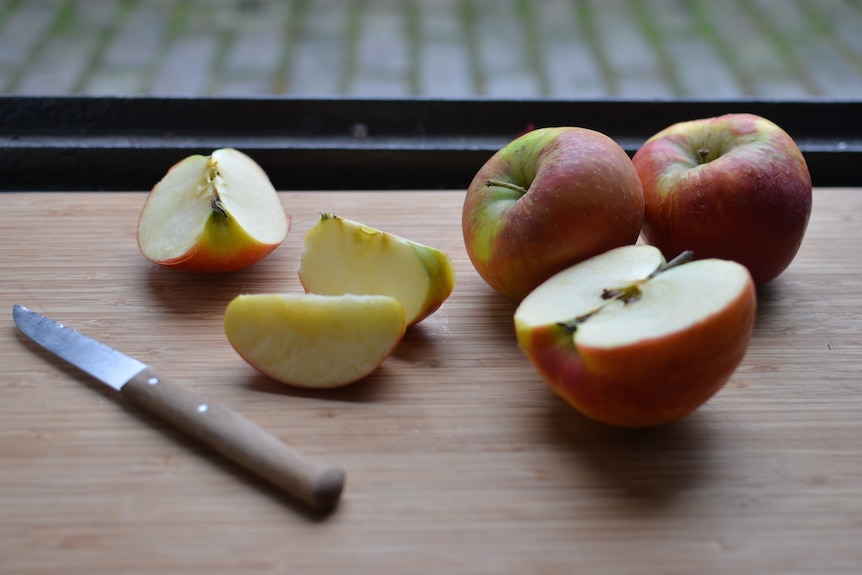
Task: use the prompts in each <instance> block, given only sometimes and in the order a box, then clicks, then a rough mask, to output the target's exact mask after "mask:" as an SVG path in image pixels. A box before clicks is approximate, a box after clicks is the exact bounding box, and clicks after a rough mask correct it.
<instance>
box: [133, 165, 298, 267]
mask: <svg viewBox="0 0 862 575" xmlns="http://www.w3.org/2000/svg"><path fill="white" fill-rule="evenodd" d="M289 229H290V218H289V217H288V215H287V214H286V213H285V211H284V207H283V206H282V204H281V200H280V199H279V197H278V194H277V192H276V190H275V188H274V187H273V185H272V183H271V182H270V180H269V178H268V177H267V175H266V173H265V172H264V171H263V169H262V168H261V167H260V166H259V165H258V164H257V163H256V162H255V161H254V160H252V159H251V158H250V157H248V156H247V155H245V154H243V153H242V152H240V151H238V150H234V149H232V148H222V149H219V150H216V151H214V152H213V153H212V154H211V155H210V156H203V155H194V156H189V157H187V158H185V159H184V160H182V161H180V162H179V163H177V164H176V165H174V166H173V167H172V168H171V169H170V170H169V171H168V173H167V174H166V175H165V177H164V178H162V180H161V181H160V182H159V183H157V184H156V185H155V187H154V188H153V189H152V191H151V192H150V194H149V196H148V197H147V201H146V203H145V205H144V209H143V211H142V212H141V217H140V219H139V221H138V247H139V248H140V250H141V253H142V254H143V255H144V256H145V257H146V258H147V259H149V260H151V261H153V262H155V263H158V264H160V265H163V266H169V267H172V268H174V269H178V270H183V271H191V272H230V271H235V270H238V269H242V268H244V267H247V266H249V265H251V264H253V263H256V262H258V261H260V260H261V259H263V258H264V257H266V256H267V255H268V254H269V253H270V252H272V251H273V250H274V249H275V248H277V247H278V246H279V245H280V244H281V243H282V242H283V241H284V239H285V237H286V236H287V233H288V230H289Z"/></svg>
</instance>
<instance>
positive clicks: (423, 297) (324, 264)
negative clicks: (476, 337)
mask: <svg viewBox="0 0 862 575" xmlns="http://www.w3.org/2000/svg"><path fill="white" fill-rule="evenodd" d="M299 278H300V281H301V283H302V286H303V287H304V288H305V290H306V291H307V292H309V293H317V294H324V295H340V294H345V293H353V294H382V295H389V296H392V297H394V298H396V299H397V300H398V301H400V302H401V304H402V305H403V306H404V310H405V313H406V316H407V325H408V326H409V325H413V324H415V323H418V322H420V321H422V320H423V319H425V318H426V317H428V316H429V315H430V314H432V313H433V312H434V311H436V310H437V309H438V308H439V307H440V306H441V305H442V304H443V302H444V301H445V300H446V299H447V298H448V297H449V295H450V294H451V293H452V290H453V289H454V286H455V269H454V266H453V265H452V261H451V259H449V256H448V255H446V254H445V253H443V252H442V251H440V250H438V249H436V248H432V247H430V246H426V245H423V244H420V243H417V242H413V241H410V240H407V239H405V238H402V237H400V236H397V235H395V234H390V233H387V232H382V231H380V230H377V229H374V228H372V227H369V226H366V225H363V224H361V223H359V222H355V221H353V220H349V219H346V218H342V217H339V216H336V215H334V214H331V213H324V214H321V217H320V220H319V221H318V222H317V224H316V225H315V226H314V227H312V228H311V229H310V230H309V231H308V233H307V234H306V236H305V241H304V244H303V250H302V258H301V262H300V270H299Z"/></svg>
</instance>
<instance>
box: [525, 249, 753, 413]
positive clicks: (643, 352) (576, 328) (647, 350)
mask: <svg viewBox="0 0 862 575" xmlns="http://www.w3.org/2000/svg"><path fill="white" fill-rule="evenodd" d="M689 255H690V254H689V253H686V254H684V256H683V257H680V258H677V259H675V260H672V261H671V262H670V263H667V262H666V261H665V258H664V257H663V256H662V254H661V252H660V251H659V250H658V248H655V247H653V246H647V245H635V246H625V247H621V248H617V249H614V250H610V251H608V252H606V253H604V254H601V255H598V256H595V257H593V258H591V259H588V260H585V261H583V262H581V263H579V264H576V265H574V266H572V267H570V268H568V269H566V270H564V271H562V272H559V273H558V274H556V275H554V276H552V277H551V278H550V279H548V280H547V281H545V282H544V283H542V284H541V285H540V286H539V287H537V288H536V289H535V290H533V291H532V292H531V293H530V294H529V295H528V296H527V297H526V298H525V299H524V300H523V301H522V302H521V304H520V305H519V306H518V308H517V310H516V311H515V316H514V322H515V331H516V334H517V338H518V344H519V346H520V347H521V349H522V350H523V351H524V353H525V354H526V355H527V357H528V358H529V359H530V361H531V362H532V364H533V365H534V366H535V367H536V369H537V370H538V371H539V373H540V374H541V375H542V377H543V378H544V380H545V381H546V382H547V383H548V385H549V386H550V387H551V388H552V389H553V390H554V391H555V392H556V393H557V394H558V395H559V396H560V397H562V398H563V399H564V400H565V401H567V402H568V403H569V404H571V405H572V406H573V407H575V408H576V409H577V410H578V411H580V412H581V413H583V414H584V415H586V416H588V417H590V418H592V419H594V420H597V421H600V422H604V423H607V424H611V425H616V426H621V427H647V426H654V425H660V424H665V423H669V422H671V421H674V420H677V419H679V418H681V417H683V416H685V415H687V414H689V413H690V412H692V411H694V410H695V409H697V408H698V407H699V406H700V405H701V404H703V403H704V402H705V401H706V400H707V399H709V398H710V397H712V396H713V394H715V393H716V392H717V391H718V390H719V389H720V388H721V387H722V386H723V385H724V384H725V383H726V382H727V381H728V380H729V379H730V376H731V375H732V374H733V372H734V371H735V370H736V368H737V367H738V365H739V363H740V362H741V361H742V359H743V357H744V355H745V352H746V350H747V348H748V344H749V341H750V339H751V335H752V331H753V328H754V318H755V311H756V292H755V286H754V282H753V281H752V278H751V275H750V273H749V272H748V270H747V269H746V268H745V266H743V265H741V264H738V263H736V262H733V261H729V260H720V259H702V260H696V261H687V260H689V259H691V258H687V257H685V256H689Z"/></svg>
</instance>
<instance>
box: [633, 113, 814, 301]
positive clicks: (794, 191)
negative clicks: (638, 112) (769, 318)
mask: <svg viewBox="0 0 862 575" xmlns="http://www.w3.org/2000/svg"><path fill="white" fill-rule="evenodd" d="M632 161H633V162H634V165H635V167H636V168H637V171H638V174H639V175H640V178H641V182H642V184H643V188H644V198H645V206H646V209H645V217H644V226H643V236H644V239H645V240H646V241H647V242H648V243H650V244H652V245H655V246H656V247H658V248H659V249H660V250H662V252H663V253H664V254H665V256H666V257H672V255H673V254H677V253H679V252H680V251H682V250H692V251H694V253H695V254H696V255H697V256H698V257H714V258H722V259H730V260H734V261H737V262H739V263H741V264H743V265H745V266H746V267H747V268H748V269H749V271H750V272H751V275H752V277H753V278H754V281H755V283H756V284H757V285H762V284H765V283H767V282H769V281H772V280H773V279H775V278H776V277H778V275H780V274H781V273H782V272H783V271H784V270H785V269H786V268H787V267H788V266H789V265H790V263H791V261H793V259H794V257H795V256H796V253H797V252H798V250H799V247H800V246H801V244H802V239H803V237H804V235H805V230H806V228H807V226H808V219H809V216H810V215H811V204H812V190H811V175H810V174H809V171H808V165H807V164H806V162H805V158H804V157H803V155H802V152H801V151H800V149H799V147H798V146H797V145H796V143H795V142H794V141H793V139H792V138H791V137H790V135H788V134H787V132H785V131H784V130H782V129H781V128H780V127H778V126H777V125H776V124H774V123H773V122H771V121H769V120H767V119H766V118H762V117H760V116H756V115H754V114H726V115H723V116H718V117H715V118H704V119H699V120H691V121H686V122H680V123H677V124H674V125H673V126H669V127H668V128H666V129H664V130H662V131H660V132H659V133H657V134H655V135H654V136H652V137H651V138H649V139H648V140H647V141H646V142H645V143H644V145H643V146H642V147H641V148H640V149H639V150H638V151H637V152H636V153H635V155H634V157H633V158H632Z"/></svg>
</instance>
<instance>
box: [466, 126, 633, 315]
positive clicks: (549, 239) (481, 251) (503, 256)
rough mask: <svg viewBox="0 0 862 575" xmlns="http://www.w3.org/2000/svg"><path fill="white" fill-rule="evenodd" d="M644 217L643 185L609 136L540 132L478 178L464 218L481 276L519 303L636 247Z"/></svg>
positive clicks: (572, 130) (518, 142)
mask: <svg viewBox="0 0 862 575" xmlns="http://www.w3.org/2000/svg"><path fill="white" fill-rule="evenodd" d="M643 216H644V197H643V190H642V189H641V183H640V179H639V178H638V174H637V171H636V170H635V168H634V165H633V164H632V161H631V159H630V158H629V156H628V155H627V154H626V152H625V151H624V150H623V149H622V148H621V147H620V146H619V145H618V144H617V143H616V142H614V141H613V140H612V139H611V138H609V137H608V136H606V135H604V134H602V133H599V132H596V131H594V130H588V129H585V128H577V127H555V128H541V129H538V130H534V131H532V132H528V133H526V134H524V135H523V136H521V137H519V138H517V139H515V140H514V141H513V142H511V143H509V144H508V145H506V146H504V147H503V148H502V149H500V150H499V151H498V152H497V153H496V154H494V155H493V156H492V157H491V158H490V159H489V160H488V161H487V162H486V163H485V165H484V166H482V168H481V169H480V170H479V171H478V172H477V173H476V176H475V177H474V178H473V181H472V182H471V183H470V185H469V187H468V188H467V194H466V197H465V199H464V206H463V211H462V216H461V227H462V230H463V235H464V245H465V247H466V249H467V254H468V255H469V256H470V261H471V262H472V263H473V267H474V268H475V269H476V271H477V272H478V273H479V275H480V276H481V277H482V278H483V279H484V280H485V281H486V282H487V283H488V284H489V285H490V286H491V287H493V288H494V289H495V290H497V291H498V292H500V293H501V294H503V295H505V296H508V297H510V298H512V299H515V300H520V299H522V298H523V297H524V296H526V295H527V294H528V293H529V292H530V290H532V289H533V288H535V287H536V286H537V285H539V284H540V283H542V282H543V281H545V280H546V279H548V278H549V277H551V276H552V275H553V274H555V273H557V272H558V271H560V270H562V269H565V268H567V267H569V266H571V265H573V264H575V263H577V262H579V261H582V260H584V259H586V258H588V257H591V256H594V255H596V254H600V253H602V252H604V251H607V250H609V249H611V248H615V247H618V246H622V245H628V244H634V243H635V242H636V241H637V239H638V235H639V234H640V230H641V224H642V222H643Z"/></svg>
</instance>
